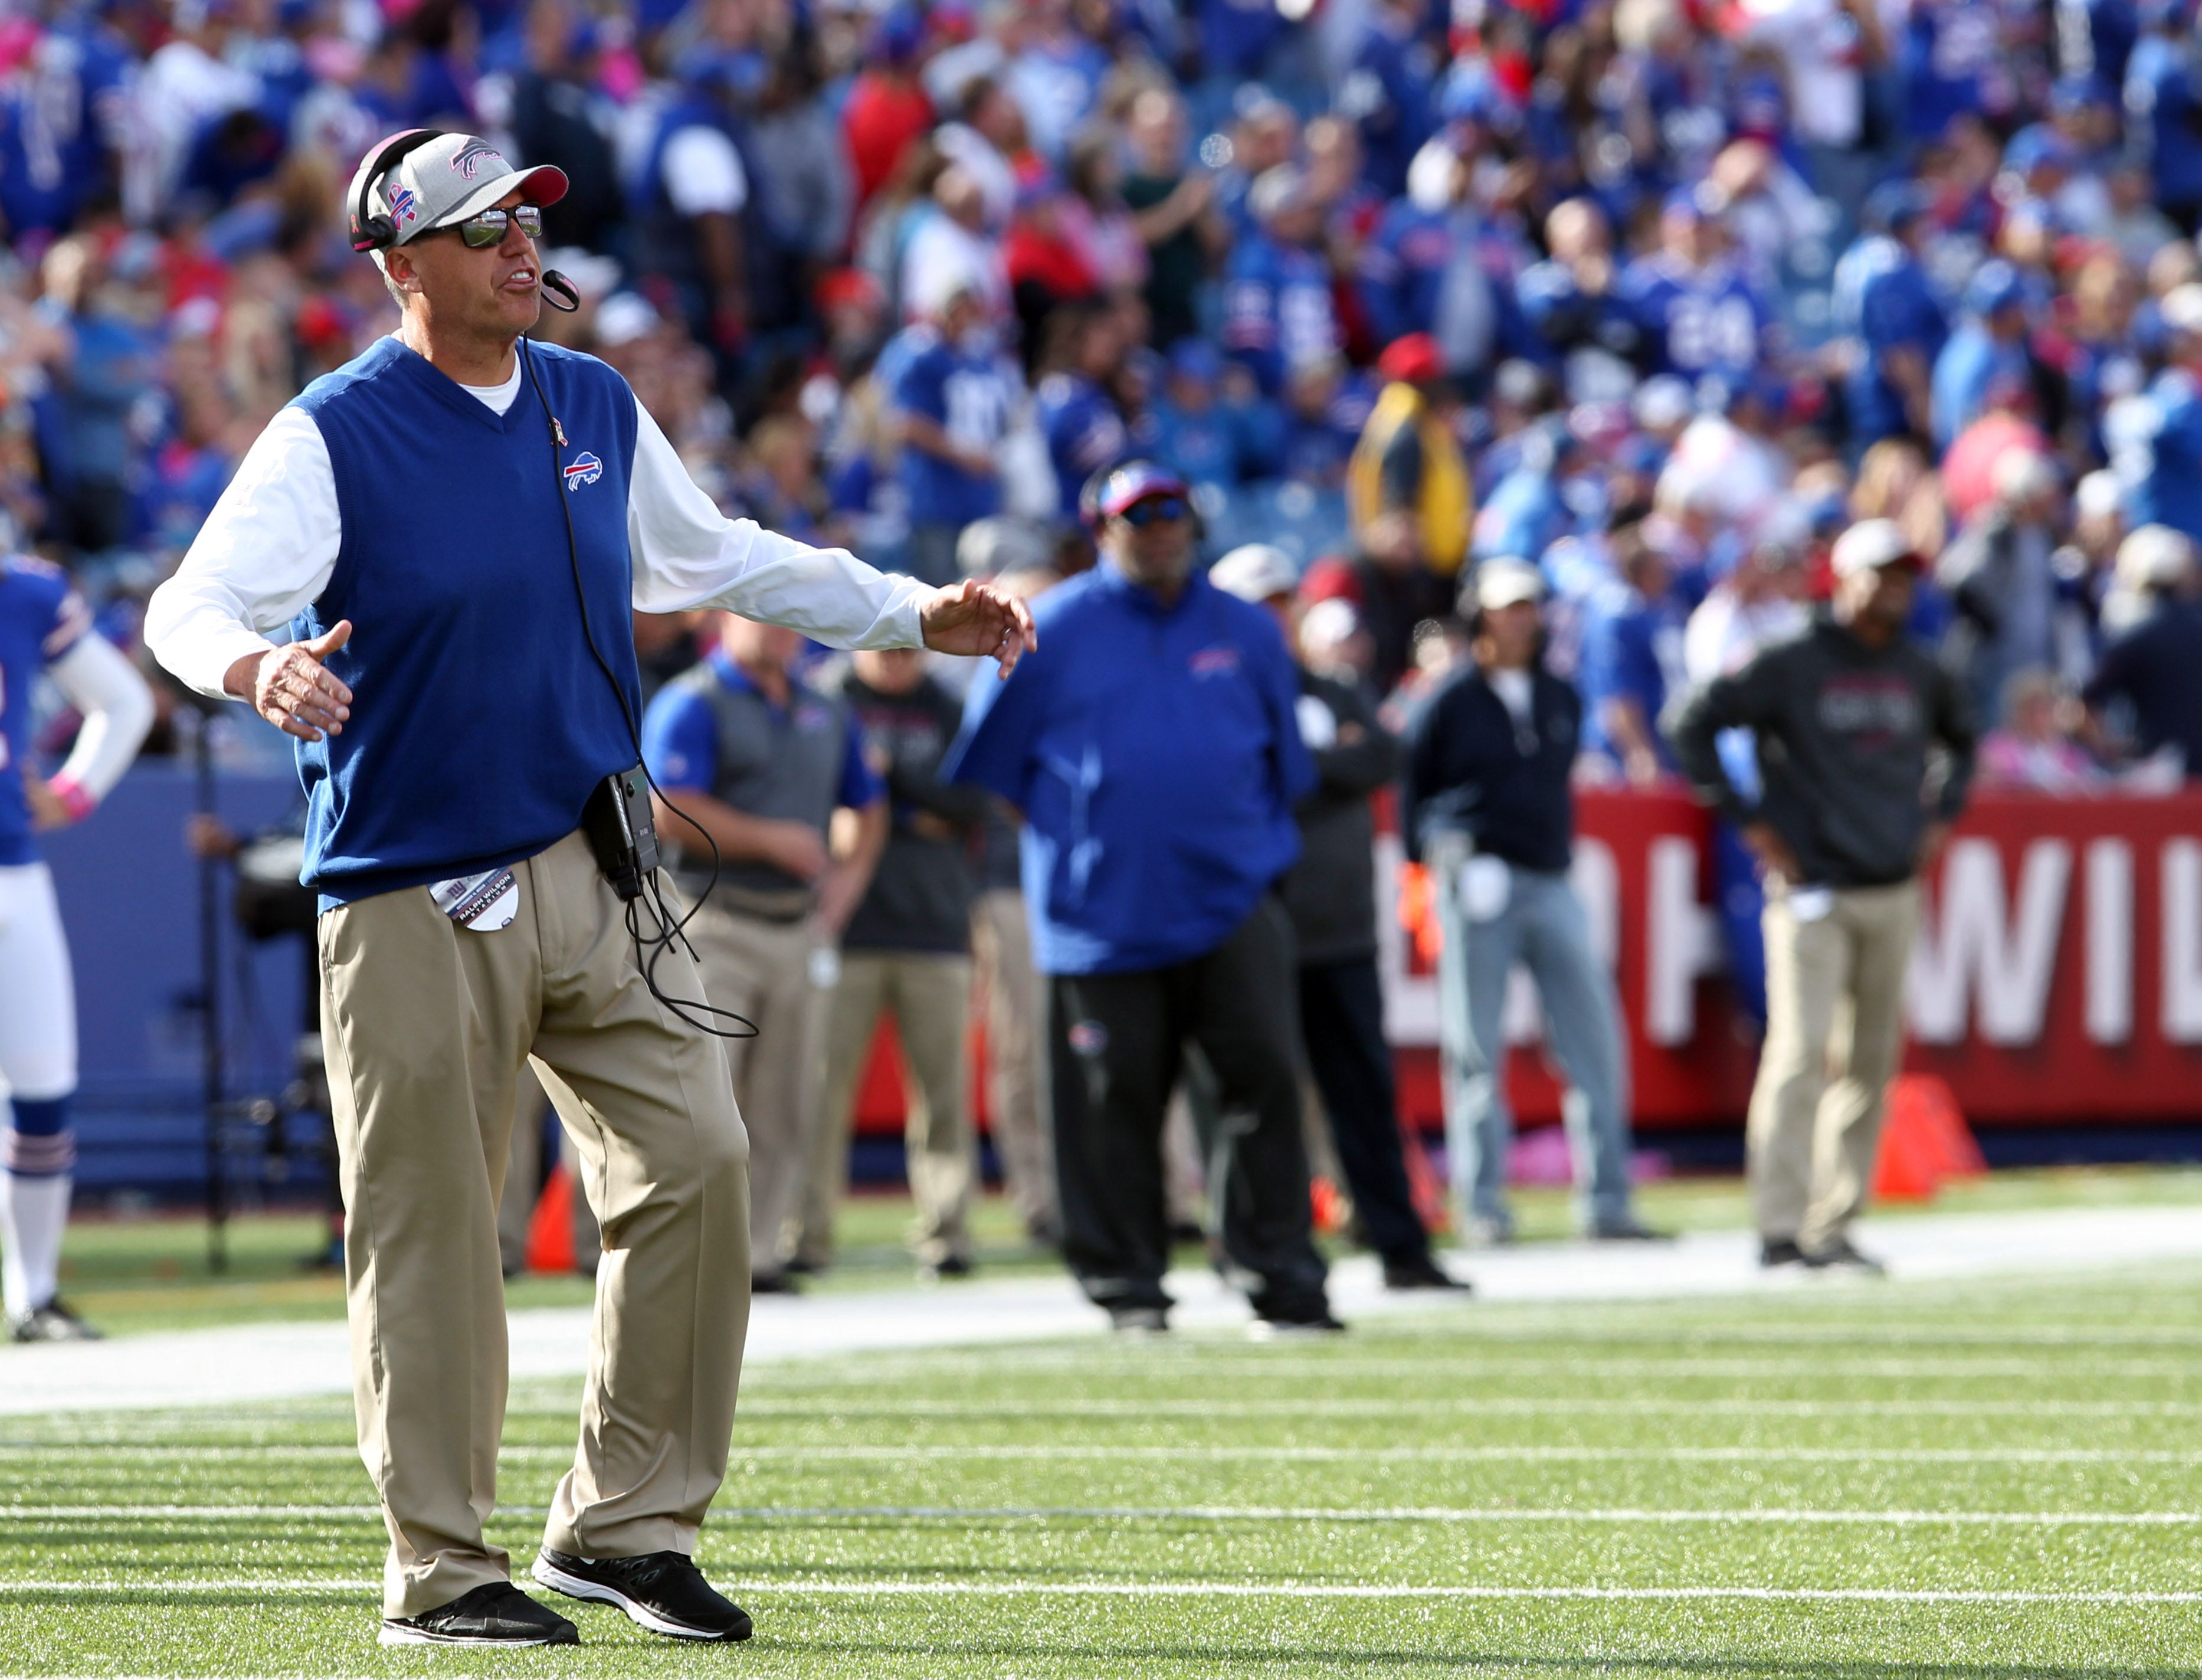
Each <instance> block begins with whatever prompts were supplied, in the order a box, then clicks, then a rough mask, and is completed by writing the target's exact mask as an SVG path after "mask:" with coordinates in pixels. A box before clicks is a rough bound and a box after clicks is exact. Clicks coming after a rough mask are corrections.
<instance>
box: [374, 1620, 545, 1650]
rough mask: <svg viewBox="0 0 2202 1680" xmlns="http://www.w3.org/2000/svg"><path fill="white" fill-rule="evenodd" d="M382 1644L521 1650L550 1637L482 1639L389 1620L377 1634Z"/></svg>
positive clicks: (542, 1643) (376, 1640)
mask: <svg viewBox="0 0 2202 1680" xmlns="http://www.w3.org/2000/svg"><path fill="white" fill-rule="evenodd" d="M375 1642H376V1643H377V1644H380V1645H494V1646H497V1647H498V1648H500V1649H503V1650H520V1649H522V1648H526V1647H527V1646H531V1645H548V1644H550V1641H549V1640H548V1639H480V1638H468V1637H466V1636H462V1635H458V1634H448V1633H430V1632H429V1631H428V1630H427V1629H425V1628H401V1627H396V1626H393V1625H392V1624H390V1623H388V1622H385V1623H384V1624H382V1631H381V1632H380V1633H379V1634H377V1635H376V1636H375Z"/></svg>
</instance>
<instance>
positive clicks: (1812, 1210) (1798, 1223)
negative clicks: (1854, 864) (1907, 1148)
mask: <svg viewBox="0 0 2202 1680" xmlns="http://www.w3.org/2000/svg"><path fill="white" fill-rule="evenodd" d="M1792 899H1793V894H1792V893H1789V892H1784V891H1782V890H1781V889H1780V888H1779V887H1776V888H1775V889H1773V890H1771V891H1770V892H1769V895H1768V898H1767V904H1766V916H1765V929H1766V1014H1767V1020H1766V1045H1765V1048H1764V1050H1763V1052H1761V1054H1760V1056H1759V1062H1758V1081H1757V1085H1756V1086H1755V1087H1754V1088H1752V1093H1751V1118H1750V1127H1749V1144H1750V1163H1751V1194H1752V1205H1753V1207H1754V1209H1755V1211H1756V1212H1757V1220H1758V1230H1759V1235H1761V1236H1762V1237H1764V1238H1765V1239H1767V1240H1768V1241H1781V1240H1782V1239H1792V1240H1793V1241H1796V1242H1797V1243H1798V1244H1799V1247H1803V1248H1804V1249H1805V1251H1806V1252H1807V1253H1811V1252H1815V1251H1817V1250H1819V1249H1822V1248H1825V1247H1828V1246H1829V1245H1831V1244H1833V1243H1834V1242H1835V1241H1839V1240H1840V1238H1841V1237H1842V1236H1843V1235H1844V1234H1845V1233H1846V1231H1847V1230H1848V1229H1849V1227H1850V1223H1851V1221H1852V1219H1854V1218H1856V1217H1858V1210H1859V1209H1860V1208H1861V1207H1863V1205H1865V1198H1866V1192H1867V1189H1868V1188H1869V1185H1870V1184H1871V1183H1872V1181H1873V1163H1874V1152H1875V1149H1876V1148H1877V1147H1879V1145H1880V1142H1881V1107H1882V1099H1883V1097H1884V1095H1885V1094H1886V1093H1887V1087H1888V1081H1889V1077H1890V1076H1891V1075H1892V1074H1893V1073H1894V1072H1895V1071H1896V1063H1897V1057H1898V1055H1899V1052H1901V1050H1902V1049H1903V1043H1904V972H1905V964H1907V963H1908V962H1909V961H1910V960H1911V935H1912V930H1913V928H1915V926H1916V923H1917V922H1918V919H1919V887H1918V884H1917V883H1916V881H1905V882H1903V883H1901V884H1900V885H1898V886H1894V887H1854V888H1849V889H1846V890H1844V891H1840V892H1838V893H1835V894H1834V905H1833V907H1832V908H1830V909H1829V910H1828V912H1827V913H1826V914H1825V915H1823V916H1820V917H1815V918H1814V919H1812V920H1810V921H1805V920H1800V919H1799V917H1798V916H1797V915H1796V913H1795V912H1794V911H1793V909H1792V908H1791V905H1792Z"/></svg>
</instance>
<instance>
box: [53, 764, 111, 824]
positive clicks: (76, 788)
mask: <svg viewBox="0 0 2202 1680" xmlns="http://www.w3.org/2000/svg"><path fill="white" fill-rule="evenodd" d="M46 791H47V792H48V793H51V794H52V795H53V796H54V797H55V798H56V799H59V800H60V801H61V802H62V810H63V811H67V812H68V819H69V821H70V822H83V821H84V819H85V817H87V816H91V813H92V811H93V810H94V809H95V808H96V807H97V805H98V804H99V801H98V800H97V799H93V798H92V797H91V793H89V792H88V791H87V790H86V789H85V786H84V784H83V783H82V782H80V781H77V779H76V778H75V777H74V776H67V775H57V776H56V777H55V778H54V779H53V780H52V781H50V782H48V783H47V784H46Z"/></svg>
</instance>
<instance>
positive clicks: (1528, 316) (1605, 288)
mask: <svg viewBox="0 0 2202 1680" xmlns="http://www.w3.org/2000/svg"><path fill="white" fill-rule="evenodd" d="M1545 245H1546V249H1547V250H1548V251H1550V252H1551V256H1548V257H1546V259H1545V261H1543V262H1538V263H1534V264H1532V265H1531V266H1530V267H1529V268H1526V269H1524V270H1523V271H1522V277H1521V278H1520V279H1519V280H1516V282H1515V298H1516V306H1517V307H1518V308H1519V309H1520V310H1521V313H1522V319H1523V321H1525V322H1526V323H1527V324H1528V328H1529V330H1530V331H1531V332H1532V333H1534V334H1535V335H1536V339H1537V342H1538V344H1539V345H1540V348H1541V350H1542V351H1543V353H1544V355H1545V357H1546V358H1548V359H1549V360H1550V361H1551V362H1553V363H1557V364H1558V366H1559V368H1560V369H1561V378H1562V380H1563V382H1564V384H1565V386H1566V389H1567V393H1568V396H1569V398H1571V399H1572V400H1574V401H1575V402H1601V401H1611V400H1613V399H1615V398H1625V397H1627V396H1628V394H1629V393H1630V392H1632V391H1634V388H1635V385H1636V380H1637V377H1638V375H1639V374H1641V373H1643V372H1644V371H1645V370H1646V365H1647V363H1649V361H1650V357H1649V355H1648V354H1647V352H1648V351H1649V349H1650V340H1649V339H1648V337H1647V335H1646V333H1645V330H1644V323H1643V321H1642V320H1641V318H1640V316H1639V315H1638V312H1637V310H1636V309H1635V308H1634V305H1633V302H1632V300H1631V299H1630V298H1628V296H1626V295H1625V294H1624V293H1623V292H1622V286H1621V269H1620V266H1619V264H1617V263H1616V262H1615V261H1614V255H1613V232H1612V229H1611V227H1610V226H1609V225H1608V223H1607V221H1606V219H1605V212H1604V210H1602V209H1599V207H1598V203H1597V202H1596V201H1595V200H1593V199H1590V198H1570V199H1568V200H1567V201H1566V202H1565V203H1561V204H1558V205H1556V206H1554V207H1553V209H1552V213H1551V215H1548V216H1546V218H1545Z"/></svg>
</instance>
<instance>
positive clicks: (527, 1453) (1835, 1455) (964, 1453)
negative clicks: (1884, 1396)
mask: <svg viewBox="0 0 2202 1680" xmlns="http://www.w3.org/2000/svg"><path fill="white" fill-rule="evenodd" d="M0 1451H24V1452H33V1453H38V1454H39V1455H40V1456H41V1458H43V1459H47V1460H49V1461H53V1460H60V1459H68V1458H72V1457H74V1458H114V1457H129V1458H137V1459H159V1460H161V1461H162V1462H163V1463H167V1462H171V1461H175V1460H185V1461H204V1462H210V1463H219V1462H221V1461H224V1460H228V1461H233V1462H240V1463H242V1462H250V1463H258V1462H261V1461H262V1460H265V1459H326V1460H329V1461H331V1462H339V1463H350V1462H352V1461H355V1460H356V1459H357V1458H358V1456H359V1453H358V1449H357V1448H356V1447H349V1446H344V1445H340V1444H338V1443H336V1442H328V1443H326V1444H321V1445H290V1446H280V1447H191V1446H176V1447H161V1446H146V1445H143V1444H136V1443H132V1444H128V1445H120V1444H117V1445H109V1444H107V1443H103V1442H101V1443H89V1444H86V1443H74V1442H62V1441H0ZM498 1456H499V1457H500V1458H502V1459H513V1460H515V1461H520V1462H524V1463H550V1464H562V1463H564V1462H566V1461H567V1460H568V1459H571V1458H572V1457H573V1456H574V1449H573V1448H572V1447H562V1446H559V1447H553V1446H540V1445H515V1444H513V1443H510V1442H508V1443H506V1444H505V1446H503V1447H502V1448H500V1449H499V1451H498ZM733 1456H734V1458H735V1459H737V1460H740V1459H751V1460H755V1461H757V1462H758V1463H762V1464H793V1465H804V1464H817V1463H837V1464H844V1463H864V1462H878V1463H882V1464H898V1463H903V1462H910V1463H953V1462H955V1461H957V1460H958V1459H970V1460H972V1461H974V1462H985V1461H987V1460H990V1459H1000V1460H1006V1461H1023V1460H1032V1459H1092V1460H1097V1461H1103V1462H1110V1461H1122V1462H1127V1463H1138V1462H1141V1461H1144V1460H1149V1459H1152V1460H1169V1459H1185V1460H1188V1461H1194V1462H1204V1461H1210V1460H1229V1461H1233V1462H1236V1461H1239V1460H1248V1461H1251V1462H1256V1463H1259V1462H1261V1461H1262V1460H1264V1459H1275V1460H1276V1461H1278V1462H1279V1463H1281V1464H1383V1463H1387V1462H1398V1463H1413V1464H1447V1463H1455V1464H1492V1463H1530V1464H1534V1463H1541V1462H1551V1463H1556V1464H1605V1463H1642V1464H1746V1465H1778V1464H1791V1463H1794V1464H1895V1465H1934V1464H1947V1465H2098V1464H2099V1465H2124V1464H2135V1465H2187V1466H2192V1467H2194V1468H2198V1469H2202V1450H2196V1451H2188V1452H2175V1451H2168V1450H2164V1449H2162V1448H2157V1447H1775V1446H1751V1447H1544V1446H1520V1447H1251V1446H1232V1445H1226V1444H1206V1443H1198V1442H1195V1443H1190V1444H1186V1443H1174V1444H1169V1445H1162V1444H1142V1445H1139V1446H1096V1445H1092V1444H1090V1443H1084V1442H1064V1443H1062V1444H1060V1445H1053V1444H1046V1443H1034V1444H1030V1445H1022V1446H1018V1445H997V1444H992V1443H987V1442H979V1441H974V1442H968V1443H967V1442H937V1443H928V1444H924V1445H916V1446H900V1445H891V1444H890V1445H864V1444H860V1443H855V1442H848V1441H821V1442H819V1443H817V1444H815V1445H808V1446H793V1447H736V1448H735V1449H734V1453H733Z"/></svg>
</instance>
